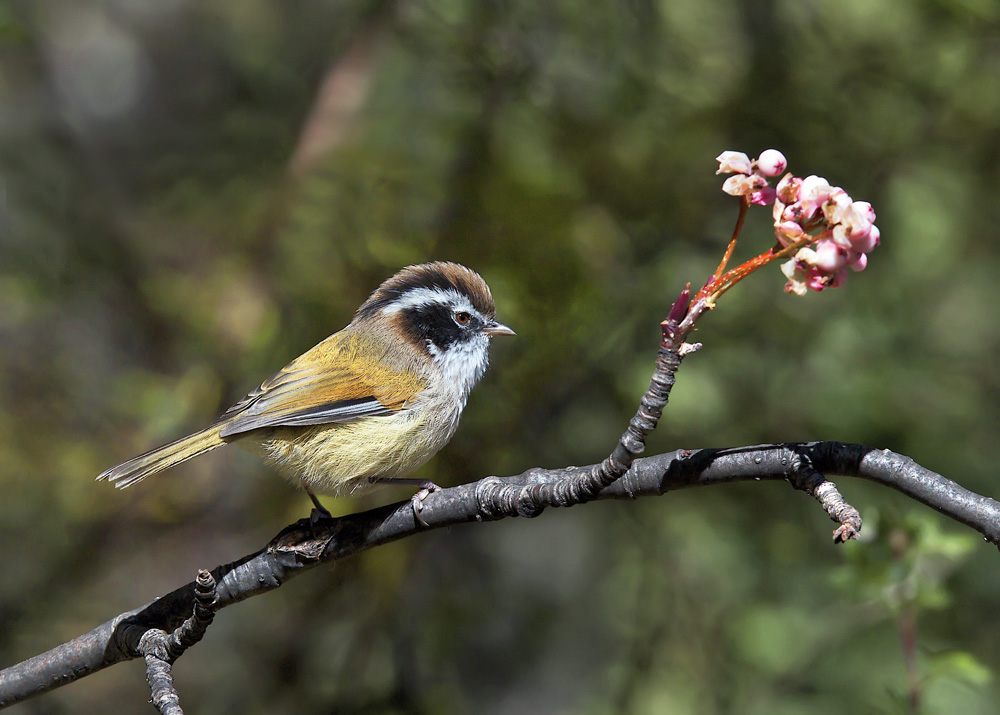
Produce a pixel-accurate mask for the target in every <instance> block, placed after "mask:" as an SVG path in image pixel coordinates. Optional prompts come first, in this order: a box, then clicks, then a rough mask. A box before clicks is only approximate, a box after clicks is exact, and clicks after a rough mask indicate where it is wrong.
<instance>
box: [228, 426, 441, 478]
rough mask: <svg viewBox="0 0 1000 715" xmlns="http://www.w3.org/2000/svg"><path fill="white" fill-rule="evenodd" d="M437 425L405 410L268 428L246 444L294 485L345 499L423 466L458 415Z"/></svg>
mask: <svg viewBox="0 0 1000 715" xmlns="http://www.w3.org/2000/svg"><path fill="white" fill-rule="evenodd" d="M421 412H423V411H421ZM435 422H437V423H438V424H435V425H433V426H430V425H428V424H427V419H426V412H424V413H423V415H417V414H414V411H410V410H404V411H401V412H398V413H395V414H392V415H386V416H383V417H367V418H364V419H361V420H359V421H357V422H348V423H343V424H328V425H317V426H315V427H277V428H273V429H265V430H260V431H259V432H256V433H255V432H252V433H250V434H248V435H247V438H246V439H245V440H241V441H242V442H244V443H245V446H247V447H250V448H251V449H252V451H255V452H258V453H259V454H262V455H263V456H264V457H265V458H267V459H269V460H270V461H272V462H274V463H275V464H276V465H278V467H279V468H280V470H281V471H282V473H283V474H284V475H285V476H286V477H288V478H289V479H291V480H292V481H297V482H299V483H301V484H302V485H304V486H307V487H309V488H310V489H312V490H313V491H314V492H318V493H320V494H334V495H342V494H350V493H352V492H355V491H358V490H359V489H366V488H368V487H369V486H370V485H371V483H372V480H373V479H374V478H377V477H388V478H392V477H404V476H406V475H407V474H409V473H410V472H412V471H414V470H415V469H417V468H418V467H420V466H421V465H423V464H424V463H425V462H426V461H427V460H428V459H430V458H431V456H433V455H434V454H435V453H436V452H437V451H438V450H440V449H441V448H442V447H443V446H444V445H445V444H447V442H448V440H450V439H451V437H452V435H453V434H454V433H455V427H457V425H458V415H455V416H454V419H446V420H444V424H442V423H441V421H440V418H439V419H438V420H435Z"/></svg>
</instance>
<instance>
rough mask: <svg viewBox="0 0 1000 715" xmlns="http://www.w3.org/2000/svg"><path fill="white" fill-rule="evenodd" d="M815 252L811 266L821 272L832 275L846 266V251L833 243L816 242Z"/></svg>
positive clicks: (826, 241) (827, 241) (828, 241)
mask: <svg viewBox="0 0 1000 715" xmlns="http://www.w3.org/2000/svg"><path fill="white" fill-rule="evenodd" d="M815 251H816V257H815V259H814V261H813V265H814V266H815V267H816V268H819V269H820V270H821V271H824V272H826V273H833V272H834V271H839V270H840V269H841V268H843V267H844V266H845V265H847V250H846V249H843V248H841V247H840V246H838V245H837V244H836V243H835V242H833V241H830V240H822V241H818V242H817V243H816V248H815Z"/></svg>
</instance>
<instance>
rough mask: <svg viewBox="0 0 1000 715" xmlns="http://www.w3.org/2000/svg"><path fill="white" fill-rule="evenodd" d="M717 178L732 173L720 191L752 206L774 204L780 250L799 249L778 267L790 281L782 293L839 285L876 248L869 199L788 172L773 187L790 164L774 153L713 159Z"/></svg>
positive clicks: (859, 268) (819, 179)
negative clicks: (856, 198)
mask: <svg viewBox="0 0 1000 715" xmlns="http://www.w3.org/2000/svg"><path fill="white" fill-rule="evenodd" d="M717 161H718V162H719V170H718V171H717V172H716V173H717V174H732V176H730V177H729V178H727V179H726V181H725V183H724V184H723V186H722V190H723V191H725V192H726V193H727V194H730V195H732V196H747V197H749V199H750V202H751V203H754V204H759V205H762V206H771V205H773V207H774V208H773V216H774V233H775V236H776V237H777V239H778V243H779V244H780V245H781V246H782V247H783V248H788V247H790V246H791V247H795V246H798V247H799V248H798V250H797V251H796V252H795V254H794V255H792V257H791V259H790V260H789V261H788V262H787V263H785V264H783V265H782V266H781V271H782V273H784V274H785V277H786V278H788V283H786V284H785V290H786V291H788V292H790V293H795V294H797V295H804V294H805V292H806V290H807V289H808V290H813V291H821V290H823V289H824V288H836V287H838V286H841V285H843V283H844V281H845V280H846V278H847V270H848V269H849V268H850V269H851V270H855V271H862V270H864V269H865V266H866V265H868V254H869V253H870V252H871V251H872V250H873V249H874V248H875V246H877V245H878V244H879V237H880V234H879V230H878V227H877V226H876V225H875V211H874V209H872V206H871V204H870V203H868V202H867V201H854V200H853V199H852V198H851V197H850V196H849V195H848V194H847V192H846V191H844V190H843V189H842V188H840V187H839V186H831V185H830V184H829V183H828V182H827V180H826V179H824V178H822V177H820V176H807V177H805V178H804V179H801V178H799V177H797V176H793V175H792V174H790V173H788V174H785V175H784V176H783V177H782V178H781V180H780V181H779V182H778V184H777V186H776V187H773V188H772V187H771V185H770V182H769V181H768V179H769V178H771V177H776V176H778V175H779V174H781V173H782V172H784V171H785V168H786V167H787V165H788V162H787V161H786V160H785V157H784V155H782V153H781V152H780V151H777V150H775V149H768V150H767V151H764V152H762V153H761V155H760V156H759V157H757V159H755V160H751V159H750V157H748V156H747V155H746V154H744V153H742V152H736V151H725V152H723V153H722V154H720V155H719V156H718V158H717Z"/></svg>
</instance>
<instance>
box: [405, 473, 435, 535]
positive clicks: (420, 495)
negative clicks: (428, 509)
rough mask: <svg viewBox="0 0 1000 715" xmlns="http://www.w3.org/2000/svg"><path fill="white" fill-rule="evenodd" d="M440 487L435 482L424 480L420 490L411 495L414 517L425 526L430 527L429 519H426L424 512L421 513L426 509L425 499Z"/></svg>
mask: <svg viewBox="0 0 1000 715" xmlns="http://www.w3.org/2000/svg"><path fill="white" fill-rule="evenodd" d="M440 488H441V487H439V486H438V485H437V484H435V483H434V482H424V483H423V484H422V485H421V486H420V491H418V492H417V493H416V494H414V495H413V496H412V497H410V503H411V504H412V505H413V518H414V519H416V520H417V523H418V524H420V525H421V526H423V527H425V528H429V527H430V524H428V523H427V520H426V519H424V517H423V514H421V512H422V511H423V510H424V499H426V498H427V495H428V494H430V493H431V492H436V491H437V490H438V489H440Z"/></svg>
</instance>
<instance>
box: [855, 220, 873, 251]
mask: <svg viewBox="0 0 1000 715" xmlns="http://www.w3.org/2000/svg"><path fill="white" fill-rule="evenodd" d="M878 238H879V234H878V229H877V228H876V227H875V226H869V227H868V230H867V231H865V232H863V233H859V234H858V235H857V236H851V248H853V249H854V250H855V251H859V252H860V253H868V252H870V251H872V250H873V249H874V248H875V246H877V245H878Z"/></svg>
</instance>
